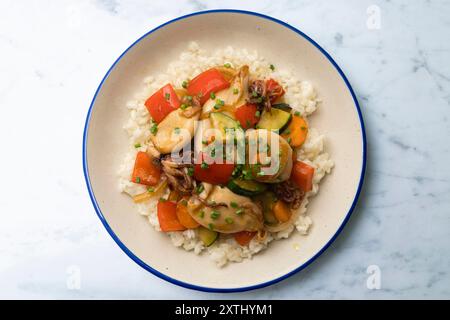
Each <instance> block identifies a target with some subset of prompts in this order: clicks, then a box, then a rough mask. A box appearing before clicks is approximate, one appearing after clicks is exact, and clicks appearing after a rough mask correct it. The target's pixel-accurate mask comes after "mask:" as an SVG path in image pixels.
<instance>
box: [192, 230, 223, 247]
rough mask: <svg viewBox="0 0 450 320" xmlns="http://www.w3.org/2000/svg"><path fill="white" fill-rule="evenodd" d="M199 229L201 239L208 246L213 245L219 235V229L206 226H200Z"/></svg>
mask: <svg viewBox="0 0 450 320" xmlns="http://www.w3.org/2000/svg"><path fill="white" fill-rule="evenodd" d="M197 231H198V236H199V238H200V240H201V241H202V242H203V244H204V245H205V246H207V247H209V246H210V245H212V244H213V243H214V242H215V241H216V240H217V238H218V237H219V233H218V232H217V231H213V230H209V229H206V228H204V227H199V228H198V229H197Z"/></svg>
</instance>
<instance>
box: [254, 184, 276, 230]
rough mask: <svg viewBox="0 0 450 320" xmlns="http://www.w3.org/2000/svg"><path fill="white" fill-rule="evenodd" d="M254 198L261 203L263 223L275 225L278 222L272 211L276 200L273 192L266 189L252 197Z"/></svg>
mask: <svg viewBox="0 0 450 320" xmlns="http://www.w3.org/2000/svg"><path fill="white" fill-rule="evenodd" d="M254 200H257V201H259V202H261V205H262V209H263V210H262V211H263V217H264V223H265V224H267V225H276V224H278V220H277V218H276V217H275V214H274V213H273V206H274V204H275V202H276V201H277V197H276V196H275V193H273V192H271V191H268V192H264V193H263V194H260V195H258V196H256V197H254Z"/></svg>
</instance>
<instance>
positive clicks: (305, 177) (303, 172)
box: [291, 161, 314, 192]
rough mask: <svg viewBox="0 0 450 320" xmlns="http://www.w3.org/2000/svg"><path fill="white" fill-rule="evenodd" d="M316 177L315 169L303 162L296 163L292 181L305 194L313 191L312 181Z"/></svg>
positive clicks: (293, 168)
mask: <svg viewBox="0 0 450 320" xmlns="http://www.w3.org/2000/svg"><path fill="white" fill-rule="evenodd" d="M313 176H314V168H313V167H311V166H310V165H308V164H306V163H304V162H302V161H295V162H294V166H293V167H292V173H291V179H292V181H294V182H295V183H296V184H297V186H298V187H299V188H300V190H302V191H303V192H308V191H311V190H312V185H313V183H312V180H313Z"/></svg>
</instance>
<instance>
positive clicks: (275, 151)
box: [246, 129, 293, 183]
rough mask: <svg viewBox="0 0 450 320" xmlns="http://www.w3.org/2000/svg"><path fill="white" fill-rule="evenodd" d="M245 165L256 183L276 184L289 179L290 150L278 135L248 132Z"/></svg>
mask: <svg viewBox="0 0 450 320" xmlns="http://www.w3.org/2000/svg"><path fill="white" fill-rule="evenodd" d="M246 139H247V141H248V147H247V163H249V166H250V169H251V171H252V174H253V177H254V179H255V180H256V181H259V182H265V183H278V182H282V181H286V180H288V179H289V177H290V175H291V171H292V164H293V162H292V152H293V151H292V148H291V146H290V145H289V143H287V141H286V140H285V139H284V138H283V137H281V136H280V135H279V134H277V133H275V132H273V131H269V130H266V129H258V130H248V131H247V132H246Z"/></svg>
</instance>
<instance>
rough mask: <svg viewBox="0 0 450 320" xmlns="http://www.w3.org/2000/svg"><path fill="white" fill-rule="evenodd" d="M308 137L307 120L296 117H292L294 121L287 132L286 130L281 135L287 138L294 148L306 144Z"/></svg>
mask: <svg viewBox="0 0 450 320" xmlns="http://www.w3.org/2000/svg"><path fill="white" fill-rule="evenodd" d="M307 135H308V124H307V123H306V121H305V119H303V118H302V117H300V116H296V115H294V116H293V117H292V120H291V122H290V123H289V125H288V126H287V128H286V130H284V131H283V133H282V134H281V136H282V137H283V138H285V139H286V141H287V142H288V143H289V144H290V145H291V147H293V148H298V147H300V146H301V145H302V144H303V143H304V142H305V140H306V136H307Z"/></svg>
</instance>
